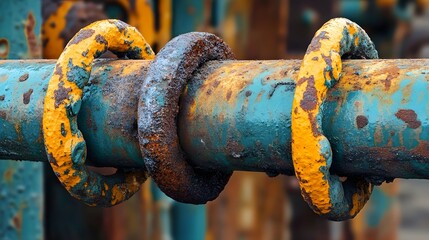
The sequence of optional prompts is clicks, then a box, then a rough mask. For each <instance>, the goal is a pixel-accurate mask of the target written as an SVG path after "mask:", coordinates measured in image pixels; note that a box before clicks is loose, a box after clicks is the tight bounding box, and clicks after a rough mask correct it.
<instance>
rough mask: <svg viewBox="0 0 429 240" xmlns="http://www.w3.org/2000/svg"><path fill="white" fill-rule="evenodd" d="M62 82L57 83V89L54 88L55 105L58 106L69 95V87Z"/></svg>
mask: <svg viewBox="0 0 429 240" xmlns="http://www.w3.org/2000/svg"><path fill="white" fill-rule="evenodd" d="M63 85H64V83H63V82H60V83H59V84H58V89H57V90H54V97H55V107H56V108H57V107H59V106H60V104H61V103H63V102H64V100H65V99H67V98H68V97H69V92H71V88H65V87H63Z"/></svg>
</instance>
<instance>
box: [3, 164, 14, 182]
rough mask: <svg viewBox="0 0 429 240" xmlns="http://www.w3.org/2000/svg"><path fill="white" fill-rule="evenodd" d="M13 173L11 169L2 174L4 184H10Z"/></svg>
mask: <svg viewBox="0 0 429 240" xmlns="http://www.w3.org/2000/svg"><path fill="white" fill-rule="evenodd" d="M13 173H14V169H13V168H11V167H10V168H8V169H7V170H6V171H5V172H4V174H3V179H4V181H5V182H6V183H10V182H12V178H13Z"/></svg>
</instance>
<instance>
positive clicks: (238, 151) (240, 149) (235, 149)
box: [226, 140, 244, 158]
mask: <svg viewBox="0 0 429 240" xmlns="http://www.w3.org/2000/svg"><path fill="white" fill-rule="evenodd" d="M226 152H227V153H228V155H229V156H231V157H233V158H241V157H243V154H244V146H243V145H241V144H239V143H238V142H236V141H230V140H229V141H228V143H227V146H226Z"/></svg>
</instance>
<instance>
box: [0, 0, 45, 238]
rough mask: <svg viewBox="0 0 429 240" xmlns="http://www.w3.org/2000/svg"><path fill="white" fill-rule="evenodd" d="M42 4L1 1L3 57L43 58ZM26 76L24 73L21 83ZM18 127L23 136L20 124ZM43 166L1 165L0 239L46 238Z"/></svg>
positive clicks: (33, 0)
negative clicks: (44, 230)
mask: <svg viewBox="0 0 429 240" xmlns="http://www.w3.org/2000/svg"><path fill="white" fill-rule="evenodd" d="M41 4H42V3H41V0H15V1H0V58H2V59H6V58H8V59H28V58H40V57H41V48H40V42H41V41H40V26H41V22H42V16H41V9H42V8H41V7H42V5H41ZM26 76H27V77H28V75H25V73H23V75H22V81H25V80H26ZM1 100H2V101H5V99H3V98H1ZM0 104H1V102H0ZM15 128H16V133H17V134H18V135H19V134H21V128H20V124H17V125H16V126H15ZM0 131H1V126H0ZM23 160H24V159H23ZM42 167H43V165H42V163H35V162H17V161H1V162H0V179H1V180H0V219H1V220H0V239H43V236H44V235H43V180H42V179H43V177H42Z"/></svg>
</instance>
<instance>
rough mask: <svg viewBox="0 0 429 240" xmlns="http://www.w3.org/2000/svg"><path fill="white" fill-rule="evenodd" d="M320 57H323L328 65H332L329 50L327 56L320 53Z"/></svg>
mask: <svg viewBox="0 0 429 240" xmlns="http://www.w3.org/2000/svg"><path fill="white" fill-rule="evenodd" d="M322 58H323V60H324V61H325V63H326V64H327V65H328V66H330V67H332V58H331V52H329V55H328V56H325V55H323V54H322Z"/></svg>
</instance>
